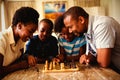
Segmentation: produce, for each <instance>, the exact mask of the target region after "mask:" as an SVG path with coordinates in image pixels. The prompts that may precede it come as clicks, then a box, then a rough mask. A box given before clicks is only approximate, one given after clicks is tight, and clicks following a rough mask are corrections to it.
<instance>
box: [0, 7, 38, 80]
mask: <svg viewBox="0 0 120 80" xmlns="http://www.w3.org/2000/svg"><path fill="white" fill-rule="evenodd" d="M38 18H39V13H38V12H37V11H36V10H34V9H33V8H31V7H21V8H20V9H18V10H16V12H15V14H14V16H13V20H12V25H11V26H10V27H9V28H8V29H7V30H5V31H4V32H1V33H0V78H3V77H4V76H5V75H7V74H8V73H10V72H13V71H16V70H19V69H24V68H27V67H28V63H27V61H21V62H17V63H15V62H16V61H17V60H18V59H19V58H20V56H21V55H22V53H23V48H24V43H25V41H27V40H28V39H29V38H31V37H32V36H33V33H34V32H35V30H36V29H37V27H38Z"/></svg>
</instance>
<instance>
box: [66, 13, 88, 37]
mask: <svg viewBox="0 0 120 80" xmlns="http://www.w3.org/2000/svg"><path fill="white" fill-rule="evenodd" d="M64 24H65V26H66V27H67V28H69V32H70V33H71V32H73V33H74V34H75V35H77V36H79V35H80V34H81V33H84V32H85V30H86V29H85V26H84V23H82V21H81V20H80V19H79V18H78V20H74V19H72V17H71V16H70V15H68V16H67V17H65V18H64Z"/></svg>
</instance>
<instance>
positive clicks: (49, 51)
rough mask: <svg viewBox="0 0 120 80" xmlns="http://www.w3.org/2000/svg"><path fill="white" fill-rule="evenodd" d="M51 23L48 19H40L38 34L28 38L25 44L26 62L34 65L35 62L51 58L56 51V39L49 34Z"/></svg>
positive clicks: (43, 61)
mask: <svg viewBox="0 0 120 80" xmlns="http://www.w3.org/2000/svg"><path fill="white" fill-rule="evenodd" d="M52 29H53V23H52V21H51V20H49V19H42V20H41V21H40V23H39V27H38V35H35V36H34V37H33V38H31V39H30V40H29V42H28V43H27V45H26V52H25V54H27V55H28V56H27V58H28V63H29V65H30V66H35V64H36V63H37V62H39V63H41V62H42V63H45V60H49V61H50V60H52V59H53V58H54V57H55V56H56V55H57V53H58V45H57V39H56V38H55V37H53V36H52V35H51V33H52Z"/></svg>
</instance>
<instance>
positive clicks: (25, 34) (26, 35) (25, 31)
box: [18, 23, 38, 42]
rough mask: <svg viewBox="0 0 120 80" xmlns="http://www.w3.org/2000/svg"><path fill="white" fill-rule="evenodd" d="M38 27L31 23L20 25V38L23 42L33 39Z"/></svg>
mask: <svg viewBox="0 0 120 80" xmlns="http://www.w3.org/2000/svg"><path fill="white" fill-rule="evenodd" d="M37 27H38V25H36V24H33V23H29V24H26V25H24V24H21V25H19V30H18V33H19V37H20V39H21V40H22V41H24V42H25V41H27V40H28V39H30V38H32V37H33V33H34V32H35V31H36V29H37Z"/></svg>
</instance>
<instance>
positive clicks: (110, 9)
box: [101, 0, 120, 23]
mask: <svg viewBox="0 0 120 80" xmlns="http://www.w3.org/2000/svg"><path fill="white" fill-rule="evenodd" d="M101 6H102V7H105V11H106V13H105V14H106V15H107V16H111V17H113V18H115V19H116V20H117V21H118V22H119V23H120V9H119V8H120V0H101Z"/></svg>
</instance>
